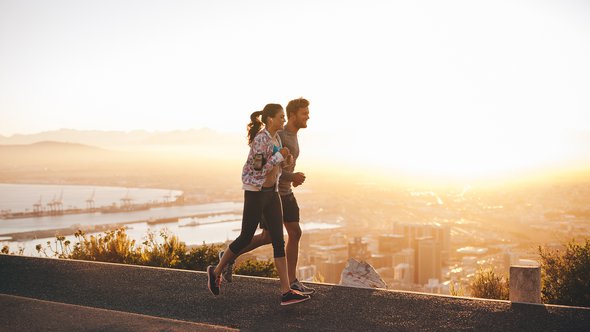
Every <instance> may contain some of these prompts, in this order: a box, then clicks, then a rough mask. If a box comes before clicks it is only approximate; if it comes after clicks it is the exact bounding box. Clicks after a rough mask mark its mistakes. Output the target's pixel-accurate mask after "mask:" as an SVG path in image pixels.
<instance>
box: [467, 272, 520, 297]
mask: <svg viewBox="0 0 590 332" xmlns="http://www.w3.org/2000/svg"><path fill="white" fill-rule="evenodd" d="M509 293H510V287H509V286H508V280H505V279H504V277H502V276H501V275H499V274H496V272H494V269H493V268H487V269H480V270H478V271H477V273H476V275H475V280H474V281H473V284H471V295H472V296H474V297H480V298H484V299H496V300H508V297H509Z"/></svg>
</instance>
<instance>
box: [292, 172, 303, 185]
mask: <svg viewBox="0 0 590 332" xmlns="http://www.w3.org/2000/svg"><path fill="white" fill-rule="evenodd" d="M303 182H305V174H303V173H301V172H297V173H293V187H297V186H300V185H302V184H303Z"/></svg>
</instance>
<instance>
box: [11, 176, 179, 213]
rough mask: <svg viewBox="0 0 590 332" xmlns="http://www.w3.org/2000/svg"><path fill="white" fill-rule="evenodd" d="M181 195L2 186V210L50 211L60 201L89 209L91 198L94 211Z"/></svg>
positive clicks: (148, 190) (96, 188) (80, 187)
mask: <svg viewBox="0 0 590 332" xmlns="http://www.w3.org/2000/svg"><path fill="white" fill-rule="evenodd" d="M181 194H182V191H178V190H169V189H153V188H124V187H102V186H87V185H39V184H7V183H0V210H11V211H12V212H26V211H32V210H33V205H34V204H37V203H41V204H42V205H43V206H44V207H47V203H49V202H51V201H52V200H59V199H60V198H61V200H62V204H63V207H64V209H73V208H86V200H88V199H90V198H93V199H94V206H95V207H102V206H112V205H113V204H116V205H119V204H120V203H121V199H122V198H131V199H132V203H133V204H145V203H157V202H165V201H169V200H174V199H175V198H176V196H178V195H181Z"/></svg>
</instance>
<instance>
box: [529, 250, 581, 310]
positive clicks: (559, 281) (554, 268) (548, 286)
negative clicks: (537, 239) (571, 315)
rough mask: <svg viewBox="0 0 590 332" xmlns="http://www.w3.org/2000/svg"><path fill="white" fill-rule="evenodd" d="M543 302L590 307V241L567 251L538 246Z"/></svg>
mask: <svg viewBox="0 0 590 332" xmlns="http://www.w3.org/2000/svg"><path fill="white" fill-rule="evenodd" d="M539 254H540V256H541V273H542V288H541V296H542V298H543V302H544V303H551V304H562V305H573V306H583V307H590V240H588V239H586V240H585V243H584V244H583V245H581V244H579V243H577V242H575V241H574V240H572V241H570V242H569V243H568V244H567V245H566V248H565V251H564V252H561V251H559V250H549V249H546V248H545V249H544V248H542V247H539Z"/></svg>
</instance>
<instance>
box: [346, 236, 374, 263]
mask: <svg viewBox="0 0 590 332" xmlns="http://www.w3.org/2000/svg"><path fill="white" fill-rule="evenodd" d="M370 257H371V253H370V251H369V247H368V243H367V242H365V241H363V239H362V238H360V237H355V238H354V241H353V242H349V243H348V258H349V259H350V258H354V259H356V260H359V261H365V262H366V261H367V260H368V259H369V258H370Z"/></svg>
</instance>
